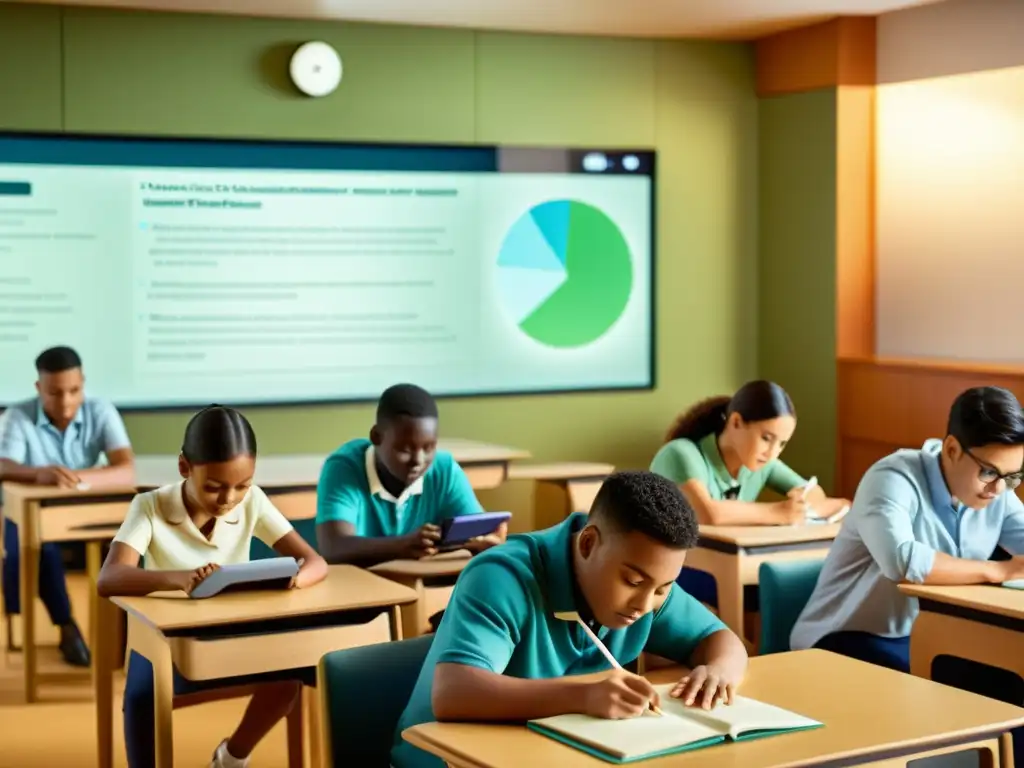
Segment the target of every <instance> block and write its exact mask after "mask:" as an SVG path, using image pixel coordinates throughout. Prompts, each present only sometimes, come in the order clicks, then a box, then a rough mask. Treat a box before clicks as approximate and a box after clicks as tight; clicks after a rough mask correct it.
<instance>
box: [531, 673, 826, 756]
mask: <svg viewBox="0 0 1024 768" xmlns="http://www.w3.org/2000/svg"><path fill="white" fill-rule="evenodd" d="M655 689H656V690H657V691H658V693H659V695H660V696H661V710H662V712H663V713H664V714H663V715H662V716H661V717H658V716H656V715H645V716H643V717H636V718H633V719H631V720H602V719H600V718H596V717H589V716H588V715H559V716H558V717H546V718H543V719H541V720H531V721H530V722H529V723H527V726H528V727H529V728H530V729H531V730H534V731H536V732H538V733H541V734H543V735H545V736H548V737H550V738H553V739H556V740H557V741H560V742H562V743H563V744H567V745H569V746H570V747H575V748H576V749H579V750H582V751H583V752H586V753H588V754H590V755H593V756H594V757H598V758H601V759H602V760H605V761H607V762H609V763H619V764H621V763H632V762H636V761H638V760H648V759H650V758H654V757H662V756H664V755H672V754H675V753H677V752H686V751H688V750H692V749H700V748H702V747H709V746H712V745H714V744H721V743H722V742H724V741H744V740H747V739H756V738H763V737H766V736H776V735H779V734H782V733H789V732H791V731H802V730H807V729H810V728H820V727H821V726H822V723H819V722H818V721H817V720H811V719H810V718H808V717H804V716H803V715H797V714H795V713H793V712H789V711H787V710H785V709H780V708H779V707H774V706H772V705H771V704H763V703H761V702H759V701H755V700H754V699H747V698H744V697H742V696H737V697H736V698H735V700H734V702H733V703H732V704H731V705H729V706H726V705H724V704H720V705H719V706H717V707H715V708H714V709H713V710H711V711H706V710H702V709H694V708H691V707H686V706H684V705H683V704H682V703H681V702H680V701H679V700H678V699H673V698H671V697H670V696H669V691H671V690H672V685H660V686H655Z"/></svg>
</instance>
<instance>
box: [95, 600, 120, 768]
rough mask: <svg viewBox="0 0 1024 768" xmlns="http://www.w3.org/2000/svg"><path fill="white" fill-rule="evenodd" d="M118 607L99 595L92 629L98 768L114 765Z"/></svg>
mask: <svg viewBox="0 0 1024 768" xmlns="http://www.w3.org/2000/svg"><path fill="white" fill-rule="evenodd" d="M118 614H119V612H118V609H117V606H115V605H114V604H113V603H112V602H110V601H109V600H107V599H104V598H99V597H98V596H97V599H96V602H95V614H94V617H93V620H94V621H95V622H96V624H95V625H94V627H93V630H92V636H93V643H94V645H93V657H92V675H93V678H92V680H93V690H94V692H95V695H96V744H97V754H98V757H99V762H98V763H97V768H113V765H114V679H113V678H114V669H115V664H114V661H115V659H114V655H115V654H116V653H117V652H118V650H119V648H118V647H115V645H116V642H115V641H116V636H117V634H119V633H116V632H115V631H114V625H115V623H116V624H118V625H120V618H121V617H120V616H119V615H118Z"/></svg>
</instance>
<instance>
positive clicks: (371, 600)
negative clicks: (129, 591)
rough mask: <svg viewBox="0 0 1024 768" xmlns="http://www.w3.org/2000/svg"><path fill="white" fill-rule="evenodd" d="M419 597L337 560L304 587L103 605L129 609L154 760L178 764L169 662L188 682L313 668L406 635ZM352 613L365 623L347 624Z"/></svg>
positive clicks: (103, 631) (99, 709)
mask: <svg viewBox="0 0 1024 768" xmlns="http://www.w3.org/2000/svg"><path fill="white" fill-rule="evenodd" d="M415 599H416V593H415V592H413V591H412V590H411V589H409V588H408V587H404V586H402V585H401V584H397V583H395V582H393V581H389V580H388V579H385V578H382V577H380V576H376V575H374V574H372V573H370V572H369V571H366V570H363V569H361V568H356V567H354V566H350V565H333V566H330V568H329V571H328V576H327V579H326V580H324V581H323V582H322V583H320V584H317V585H315V586H313V587H309V588H308V589H292V590H281V591H259V592H235V593H228V594H223V595H218V596H215V597H212V598H208V599H205V600H190V599H188V598H187V597H185V595H184V594H183V593H173V594H171V593H168V594H166V595H162V596H149V597H115V598H112V599H111V600H110V601H106V600H102V601H101V605H102V604H106V605H109V604H110V603H113V604H114V605H116V606H118V607H119V608H122V609H123V610H124V611H126V612H127V614H128V644H129V648H130V649H132V650H134V651H136V652H137V653H139V654H141V655H142V656H145V657H146V658H147V659H149V661H150V662H151V663H152V665H153V681H154V685H155V689H154V699H155V704H156V707H155V714H154V717H155V725H156V768H173V766H174V744H173V733H172V722H171V720H172V719H171V712H172V709H173V701H174V685H173V676H172V670H174V669H177V670H178V672H179V673H180V674H181V675H183V676H184V677H186V678H187V679H189V680H210V679H213V678H222V677H230V676H235V675H253V674H260V673H266V672H275V671H279V670H285V669H302V668H312V667H316V665H317V664H318V663H319V661H320V658H321V657H322V656H323V655H324V654H325V653H328V652H329V651H333V650H337V649H339V648H348V647H354V646H358V645H369V644H371V643H374V642H387V641H389V640H398V639H401V637H402V629H401V622H400V620H399V615H398V606H400V605H403V604H405V603H410V602H412V601H413V600H415ZM100 614H101V619H109V618H110V616H112V615H115V614H116V611H113V610H111V609H110V608H108V607H106V606H104V607H103V608H101V610H100ZM374 614H376V615H375V616H374ZM353 620H354V621H358V622H360V623H358V624H352V623H349V624H346V621H348V622H351V621H353ZM111 627H112V622H111V621H109V620H101V622H100V631H99V633H98V641H99V642H98V646H97V649H96V658H95V664H96V667H97V668H96V674H95V676H94V678H95V689H96V730H97V737H98V744H99V768H111V766H112V765H113V714H114V713H113V701H114V696H113V668H112V665H111V664H110V661H111V660H112V659H113V657H114V653H113V649H112V648H111V643H112V640H113V633H112V632H111V631H110V629H111ZM313 742H314V743H316V742H317V740H316V739H313Z"/></svg>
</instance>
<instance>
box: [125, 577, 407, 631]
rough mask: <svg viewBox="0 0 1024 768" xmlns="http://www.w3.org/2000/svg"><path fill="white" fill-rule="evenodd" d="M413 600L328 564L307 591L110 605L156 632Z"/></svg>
mask: <svg viewBox="0 0 1024 768" xmlns="http://www.w3.org/2000/svg"><path fill="white" fill-rule="evenodd" d="M415 601H416V592H414V591H413V590H412V589H410V588H408V587H404V586H402V585H401V584H399V583H397V582H394V581H390V580H388V579H385V578H384V577H383V576H377V575H376V574H373V573H370V572H369V571H366V570H363V569H362V568H356V567H355V566H352V565H332V566H330V567H329V569H328V574H327V578H326V579H324V580H323V581H322V582H320V583H319V584H316V585H314V586H312V587H308V588H307V589H289V590H280V591H278V590H273V591H272V590H267V591H255V592H233V593H226V594H222V595H216V596H214V597H210V598H206V599H203V600H191V599H189V598H188V597H186V596H185V594H184V593H182V592H168V593H157V594H154V595H150V596H148V597H114V598H111V602H112V603H114V604H115V605H117V606H119V607H120V608H123V609H124V610H125V611H127V612H128V613H129V614H131V615H132V616H134V617H135V618H138V619H141V620H142V621H144V622H146V623H147V624H149V625H150V626H152V627H155V628H156V629H159V630H181V629H200V628H202V627H210V626H215V625H224V624H238V623H240V622H248V621H265V620H267V619H273V618H287V617H290V616H309V615H315V614H320V613H332V612H335V611H342V610H353V611H354V610H359V609H361V608H379V607H390V606H393V605H403V604H406V603H412V602H415Z"/></svg>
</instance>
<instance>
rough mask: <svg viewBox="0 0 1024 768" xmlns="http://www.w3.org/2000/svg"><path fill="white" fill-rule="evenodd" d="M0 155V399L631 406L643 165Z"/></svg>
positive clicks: (337, 151) (637, 369)
mask: <svg viewBox="0 0 1024 768" xmlns="http://www.w3.org/2000/svg"><path fill="white" fill-rule="evenodd" d="M620 156H624V157H629V158H630V160H629V162H626V163H625V166H631V167H634V169H635V170H633V171H630V170H628V169H627V168H625V167H622V166H623V164H622V163H621V162H620V163H619V166H618V167H619V169H620V172H603V173H588V172H585V171H584V170H583V166H584V163H583V162H582V156H581V154H580V153H578V152H572V151H551V150H546V151H542V150H536V151H528V150H522V149H517V150H502V149H498V148H480V147H475V148H461V149H460V148H415V147H394V148H390V147H380V146H375V147H354V146H346V145H314V144H271V143H250V142H188V141H157V140H128V139H125V140H115V139H85V138H75V139H71V138H58V137H11V136H8V137H3V136H0V359H2V360H3V361H4V364H3V366H2V367H0V402H2V403H10V402H13V401H16V400H19V399H22V398H25V397H29V396H31V394H32V381H33V375H34V371H33V369H32V361H33V359H34V358H35V356H36V355H37V354H38V353H39V352H40V351H41V350H42V349H44V348H46V347H48V346H53V345H56V344H67V345H70V346H73V347H75V348H76V349H77V350H78V351H79V352H80V353H81V355H82V358H83V361H84V364H85V372H86V376H87V387H88V389H89V391H90V392H91V393H92V394H96V395H101V396H103V397H106V398H109V399H112V400H113V401H114V402H115V403H117V404H118V405H120V406H122V407H128V408H133V407H134V408H160V407H177V406H190V405H201V404H205V403H209V402H215V401H216V402H225V403H232V404H255V403H288V402H318V401H341V400H360V399H372V398H374V397H376V396H377V395H378V394H379V393H380V391H381V390H382V389H383V388H385V387H386V386H388V385H390V384H392V383H395V382H397V381H411V382H415V383H417V384H420V385H421V386H424V387H426V388H427V389H429V390H431V391H432V392H434V393H435V394H438V395H457V394H490V393H505V392H537V391H566V390H587V389H612V388H643V387H649V386H651V385H652V384H653V381H652V375H653V374H652V364H651V360H652V323H651V309H652V308H651V277H652V276H651V272H652V237H651V222H652V206H653V202H654V201H653V160H654V158H653V156H652V155H651V154H649V153H636V152H634V153H625V154H623V153H619V154H618V155H616V154H614V153H609V154H608V157H611V158H612V168H613V169H614V168H615V167H616V166H615V158H616V157H620Z"/></svg>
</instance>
